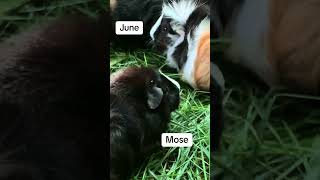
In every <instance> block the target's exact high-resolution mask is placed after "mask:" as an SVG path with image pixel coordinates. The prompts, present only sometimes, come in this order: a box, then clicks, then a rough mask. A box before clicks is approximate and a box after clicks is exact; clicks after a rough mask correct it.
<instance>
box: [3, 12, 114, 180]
mask: <svg viewBox="0 0 320 180" xmlns="http://www.w3.org/2000/svg"><path fill="white" fill-rule="evenodd" d="M103 22H107V21H106V19H103ZM106 27H108V26H107V25H106V26H105V25H104V24H103V23H102V22H100V21H99V20H97V19H91V18H88V17H84V16H77V15H72V16H64V17H61V18H58V19H56V20H54V21H50V22H47V23H42V24H38V25H34V26H32V27H31V28H30V29H25V30H23V32H21V33H20V34H17V35H14V36H12V37H11V38H9V39H7V40H5V41H4V42H2V43H1V44H0V117H1V121H0V179H1V180H11V179H21V180H25V179H33V180H40V179H41V180H43V179H46V180H61V179H68V180H88V179H105V176H106V175H105V170H106V166H107V164H106V158H107V157H106V151H107V149H106V146H107V143H106V142H105V133H106V132H107V129H106V128H105V127H106V126H105V125H106V121H105V120H106V119H107V117H106V112H105V111H106V109H105V108H106V107H107V106H108V105H107V102H106V99H107V93H106V92H107V91H108V90H107V86H106V79H107V78H106V77H107V73H106V70H105V68H106V64H105V58H106V56H108V55H107V48H108V46H107V45H108V41H107V39H108V38H107V37H108V33H109V32H108V28H106Z"/></svg>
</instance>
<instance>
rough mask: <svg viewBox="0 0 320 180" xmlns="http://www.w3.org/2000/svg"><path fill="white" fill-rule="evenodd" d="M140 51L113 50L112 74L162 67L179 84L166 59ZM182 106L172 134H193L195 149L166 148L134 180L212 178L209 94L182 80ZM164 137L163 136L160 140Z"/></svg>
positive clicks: (147, 163)
mask: <svg viewBox="0 0 320 180" xmlns="http://www.w3.org/2000/svg"><path fill="white" fill-rule="evenodd" d="M149 51H150V50H137V51H136V52H131V53H130V52H123V51H119V50H112V51H111V63H110V69H111V72H115V71H116V70H119V69H122V68H125V67H129V66H146V67H153V68H161V69H162V71H163V72H164V73H165V74H167V75H168V76H170V77H171V78H173V79H175V80H177V81H179V76H178V74H177V73H176V72H170V71H167V70H166V68H165V67H163V66H164V64H165V59H164V58H163V57H162V56H159V55H157V54H154V53H152V52H149ZM180 85H181V93H180V95H181V103H180V106H179V109H178V110H177V111H176V112H174V113H173V114H172V119H171V122H170V125H169V130H168V132H178V133H182V132H188V133H192V134H193V146H192V147H191V148H163V149H161V150H160V151H159V152H158V153H155V154H153V155H152V156H151V157H150V158H148V159H145V163H144V165H143V166H142V167H141V168H140V169H139V171H138V172H137V173H136V175H135V178H134V179H165V180H167V179H168V180H169V179H190V180H192V179H199V180H200V179H201V180H205V179H209V173H210V172H209V159H210V145H209V142H210V135H209V125H210V99H209V94H208V93H206V92H201V91H194V90H193V89H192V88H190V87H189V86H188V85H186V84H185V83H182V82H181V81H180ZM159 138H160V137H159Z"/></svg>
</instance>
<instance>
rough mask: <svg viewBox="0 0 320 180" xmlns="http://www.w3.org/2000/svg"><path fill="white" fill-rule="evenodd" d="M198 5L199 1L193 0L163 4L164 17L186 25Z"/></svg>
mask: <svg viewBox="0 0 320 180" xmlns="http://www.w3.org/2000/svg"><path fill="white" fill-rule="evenodd" d="M197 6H198V4H197V2H196V1H193V0H181V1H179V2H176V1H172V2H170V3H164V4H163V7H162V14H163V15H164V17H168V18H172V19H174V20H176V21H178V22H179V23H180V24H182V25H184V24H186V22H187V20H188V18H189V16H190V15H191V14H192V12H193V11H194V10H195V9H196V8H197Z"/></svg>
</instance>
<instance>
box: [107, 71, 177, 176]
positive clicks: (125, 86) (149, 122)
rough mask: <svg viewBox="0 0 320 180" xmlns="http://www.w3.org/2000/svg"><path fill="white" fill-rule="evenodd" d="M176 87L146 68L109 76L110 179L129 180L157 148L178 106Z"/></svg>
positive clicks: (170, 80) (171, 80) (169, 79)
mask: <svg viewBox="0 0 320 180" xmlns="http://www.w3.org/2000/svg"><path fill="white" fill-rule="evenodd" d="M179 89H180V87H179V84H178V83H177V82H176V81H174V80H173V79H171V78H168V77H167V76H165V75H161V74H160V73H159V72H158V71H155V70H153V69H150V68H138V67H129V68H126V69H124V70H120V71H118V72H115V73H113V74H112V75H111V77H110V165H109V167H110V179H112V180H118V179H129V177H130V175H132V172H133V170H134V169H135V168H136V167H138V166H139V165H140V164H141V163H142V161H143V160H145V159H146V158H147V156H148V154H149V153H150V152H152V151H153V150H155V149H159V148H160V147H159V145H160V139H161V133H164V132H166V130H167V126H168V123H169V121H170V114H171V112H173V111H174V110H176V109H177V108H178V105H179Z"/></svg>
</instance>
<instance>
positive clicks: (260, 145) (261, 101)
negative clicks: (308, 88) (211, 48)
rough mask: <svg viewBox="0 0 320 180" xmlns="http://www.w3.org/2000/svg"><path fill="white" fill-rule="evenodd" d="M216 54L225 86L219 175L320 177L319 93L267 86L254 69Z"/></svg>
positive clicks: (260, 178) (299, 179) (259, 178)
mask: <svg viewBox="0 0 320 180" xmlns="http://www.w3.org/2000/svg"><path fill="white" fill-rule="evenodd" d="M216 47H225V46H216ZM219 50H221V49H217V51H219ZM216 53H217V54H219V52H216ZM217 56H218V55H217ZM218 59H219V62H218V63H219V65H220V67H221V69H222V72H223V73H224V75H225V79H226V91H225V99H224V105H225V125H224V126H225V128H224V133H223V139H222V144H221V145H222V146H221V149H220V150H219V152H217V153H215V156H214V160H213V164H214V166H213V167H212V168H213V170H214V172H213V173H214V177H215V179H228V180H229V179H230V180H232V179H237V180H238V179H244V180H249V179H257V180H265V179H266V180H269V179H270V180H272V179H276V180H302V179H306V180H319V179H320V97H311V96H303V95H297V94H289V93H286V90H268V88H267V87H265V86H264V85H263V84H261V83H260V82H259V81H257V79H255V78H253V75H252V74H250V73H248V72H245V71H244V70H241V68H239V66H237V65H230V64H228V63H225V62H223V61H222V57H219V56H218Z"/></svg>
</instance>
